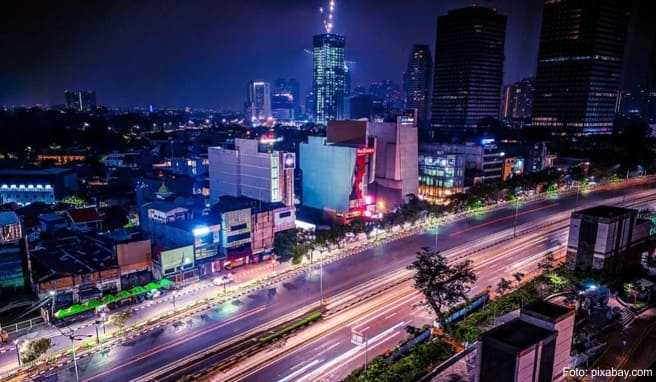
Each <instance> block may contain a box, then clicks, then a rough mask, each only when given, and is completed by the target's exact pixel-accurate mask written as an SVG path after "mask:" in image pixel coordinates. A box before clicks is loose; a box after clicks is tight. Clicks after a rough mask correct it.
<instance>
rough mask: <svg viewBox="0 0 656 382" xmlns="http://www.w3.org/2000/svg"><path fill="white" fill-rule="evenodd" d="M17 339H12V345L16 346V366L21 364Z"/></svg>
mask: <svg viewBox="0 0 656 382" xmlns="http://www.w3.org/2000/svg"><path fill="white" fill-rule="evenodd" d="M18 342H19V341H18V340H14V346H16V356H17V357H18V367H21V366H23V362H22V361H21V356H20V346H18Z"/></svg>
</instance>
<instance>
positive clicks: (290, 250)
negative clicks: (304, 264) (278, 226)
mask: <svg viewBox="0 0 656 382" xmlns="http://www.w3.org/2000/svg"><path fill="white" fill-rule="evenodd" d="M297 244H298V230H296V229H289V230H286V231H282V232H279V233H277V234H276V236H275V239H273V251H274V252H275V253H276V256H278V258H279V259H280V260H282V261H285V260H288V259H290V258H292V257H294V256H295V255H296V252H295V249H296V246H297Z"/></svg>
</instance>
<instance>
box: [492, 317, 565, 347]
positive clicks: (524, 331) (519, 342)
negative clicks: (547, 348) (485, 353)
mask: <svg viewBox="0 0 656 382" xmlns="http://www.w3.org/2000/svg"><path fill="white" fill-rule="evenodd" d="M553 334H554V332H552V331H550V330H546V329H543V328H541V327H539V326H535V325H531V324H529V323H528V322H524V321H522V320H520V319H519V318H516V319H514V320H512V321H509V322H506V323H505V324H503V325H500V326H497V327H496V328H494V329H492V330H490V331H488V332H485V333H483V339H486V338H491V339H493V340H496V341H498V342H501V343H504V344H506V345H509V346H511V347H513V348H516V349H517V350H518V351H521V350H523V349H526V348H527V347H529V346H531V345H534V344H536V343H538V342H540V341H542V340H544V339H546V338H548V337H549V336H551V335H553Z"/></svg>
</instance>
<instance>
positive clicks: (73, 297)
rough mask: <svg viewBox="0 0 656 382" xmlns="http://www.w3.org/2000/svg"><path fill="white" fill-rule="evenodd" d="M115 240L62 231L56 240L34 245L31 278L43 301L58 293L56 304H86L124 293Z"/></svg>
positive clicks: (31, 257)
mask: <svg viewBox="0 0 656 382" xmlns="http://www.w3.org/2000/svg"><path fill="white" fill-rule="evenodd" d="M113 244H114V243H113V241H112V240H111V239H110V238H108V237H106V236H102V235H98V234H91V233H77V232H73V231H68V232H60V234H59V236H58V237H57V238H56V239H51V240H44V241H41V242H38V243H34V244H30V249H29V264H30V271H31V274H30V278H31V284H32V288H33V289H34V292H35V293H37V294H38V295H39V297H40V298H49V293H50V292H51V291H53V292H55V294H56V305H70V304H71V303H76V302H83V301H87V300H90V299H93V298H96V297H100V296H102V295H103V294H105V293H115V292H117V291H120V290H121V272H120V268H119V265H118V260H117V256H116V253H115V251H114V245H113Z"/></svg>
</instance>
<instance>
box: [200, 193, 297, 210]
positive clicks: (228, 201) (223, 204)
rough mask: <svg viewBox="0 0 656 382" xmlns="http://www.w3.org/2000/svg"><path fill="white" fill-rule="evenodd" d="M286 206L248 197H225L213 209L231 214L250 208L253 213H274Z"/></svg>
mask: <svg viewBox="0 0 656 382" xmlns="http://www.w3.org/2000/svg"><path fill="white" fill-rule="evenodd" d="M283 207H285V205H284V204H283V203H280V202H276V203H267V202H262V201H259V200H256V199H252V198H249V197H247V196H230V195H224V196H221V197H220V198H219V201H218V202H217V203H216V204H214V206H213V207H212V209H213V210H215V211H219V212H230V211H236V210H241V209H245V208H250V209H251V211H252V212H256V213H257V212H262V211H272V210H275V209H278V208H283Z"/></svg>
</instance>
